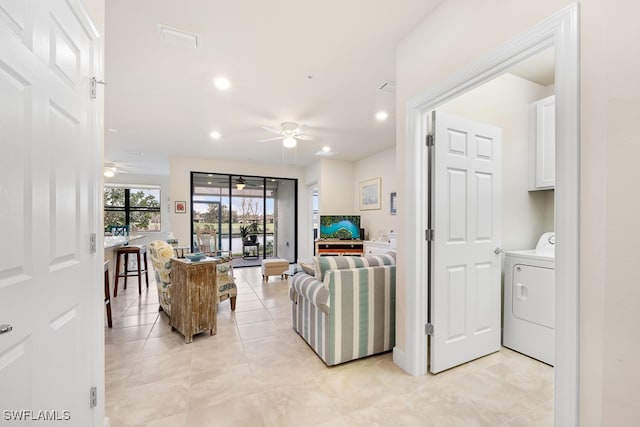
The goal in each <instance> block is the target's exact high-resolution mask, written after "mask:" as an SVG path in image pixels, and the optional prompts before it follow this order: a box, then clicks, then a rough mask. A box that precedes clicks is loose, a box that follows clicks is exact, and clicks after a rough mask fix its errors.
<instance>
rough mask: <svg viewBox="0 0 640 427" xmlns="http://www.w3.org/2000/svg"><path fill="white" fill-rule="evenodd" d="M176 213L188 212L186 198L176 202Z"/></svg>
mask: <svg viewBox="0 0 640 427" xmlns="http://www.w3.org/2000/svg"><path fill="white" fill-rule="evenodd" d="M175 210H176V213H186V212H187V202H185V201H184V200H179V201H177V202H176V208H175Z"/></svg>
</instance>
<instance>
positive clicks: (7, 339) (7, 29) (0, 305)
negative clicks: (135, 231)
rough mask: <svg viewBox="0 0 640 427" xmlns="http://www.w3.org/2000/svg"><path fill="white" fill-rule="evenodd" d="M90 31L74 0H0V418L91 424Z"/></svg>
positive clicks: (95, 264)
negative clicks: (1, 326) (0, 148)
mask: <svg viewBox="0 0 640 427" xmlns="http://www.w3.org/2000/svg"><path fill="white" fill-rule="evenodd" d="M96 39H97V34H96V32H95V30H94V28H93V26H92V25H91V23H90V21H89V20H88V18H87V17H86V14H85V13H84V11H83V9H82V8H81V7H80V6H78V2H77V1H75V0H68V1H63V0H30V1H29V0H25V1H13V0H0V143H1V147H2V154H1V155H0V236H1V238H2V242H1V245H2V246H1V247H2V249H1V256H0V324H3V325H6V326H5V327H4V328H3V331H4V333H1V334H0V425H3V426H4V425H20V426H23V425H36V424H38V425H39V424H43V425H44V424H47V422H49V423H51V422H52V421H56V420H57V421H58V423H65V422H66V423H68V425H77V426H80V425H82V426H91V425H94V424H95V421H94V418H95V413H94V412H92V409H90V407H89V406H90V405H89V402H90V400H89V397H90V389H91V387H92V386H93V385H97V384H95V382H96V379H95V371H96V369H95V360H92V359H95V358H96V355H95V354H94V353H95V351H93V350H95V348H96V344H95V337H96V335H99V331H100V328H99V327H98V320H102V319H103V317H101V316H103V314H102V313H103V310H104V309H103V308H102V304H101V303H102V301H101V300H100V299H99V295H100V293H101V292H102V289H103V288H102V277H101V275H100V273H99V271H100V270H101V265H102V258H103V250H102V248H100V250H99V251H98V252H97V253H90V252H91V251H90V234H91V233H93V232H96V231H97V225H98V221H99V218H100V211H99V197H100V192H96V189H98V190H99V188H100V181H99V177H100V175H99V171H100V170H101V168H100V166H99V165H100V162H101V160H100V158H101V154H100V140H99V137H98V133H97V132H98V131H97V127H98V126H99V121H98V120H97V119H96V117H97V116H96V112H97V111H100V109H99V108H98V107H96V106H95V105H94V103H95V101H94V100H92V99H90V96H89V86H90V85H89V82H90V78H91V76H93V75H94V73H95V69H96V64H95V58H96V45H97V41H96ZM96 198H98V200H96ZM99 242H100V240H99ZM97 319H98V320H97ZM96 331H98V332H96ZM92 351H93V352H92ZM53 423H54V424H56V425H57V424H58V423H56V422H53ZM65 425H66V424H65Z"/></svg>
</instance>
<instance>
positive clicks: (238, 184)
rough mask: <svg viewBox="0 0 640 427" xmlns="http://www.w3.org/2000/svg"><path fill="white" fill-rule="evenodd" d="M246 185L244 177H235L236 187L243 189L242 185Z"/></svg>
mask: <svg viewBox="0 0 640 427" xmlns="http://www.w3.org/2000/svg"><path fill="white" fill-rule="evenodd" d="M246 185H247V181H245V180H244V178H242V177H240V178H238V179H236V189H238V190H244V187H245V186H246Z"/></svg>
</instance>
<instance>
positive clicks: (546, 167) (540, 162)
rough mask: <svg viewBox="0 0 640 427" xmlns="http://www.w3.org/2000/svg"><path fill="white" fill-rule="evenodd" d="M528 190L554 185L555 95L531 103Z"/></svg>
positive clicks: (542, 188) (547, 187)
mask: <svg viewBox="0 0 640 427" xmlns="http://www.w3.org/2000/svg"><path fill="white" fill-rule="evenodd" d="M530 114H531V118H530V126H531V137H530V138H531V142H530V143H531V150H530V151H529V152H530V156H531V158H530V160H529V161H530V163H531V166H530V168H531V173H530V182H529V187H530V190H548V189H553V188H554V187H555V185H556V99H555V95H554V96H550V97H548V98H544V99H541V100H540V101H537V102H535V103H533V104H532V105H531V109H530Z"/></svg>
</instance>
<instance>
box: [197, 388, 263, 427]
mask: <svg viewBox="0 0 640 427" xmlns="http://www.w3.org/2000/svg"><path fill="white" fill-rule="evenodd" d="M266 425H267V424H266V422H265V420H264V416H263V415H262V409H261V408H260V402H259V400H258V397H257V396H256V395H253V396H247V397H245V398H244V399H232V400H227V401H225V402H222V403H219V404H217V405H212V406H206V407H202V408H195V409H193V410H189V412H188V414H187V426H189V427H262V426H266Z"/></svg>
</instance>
